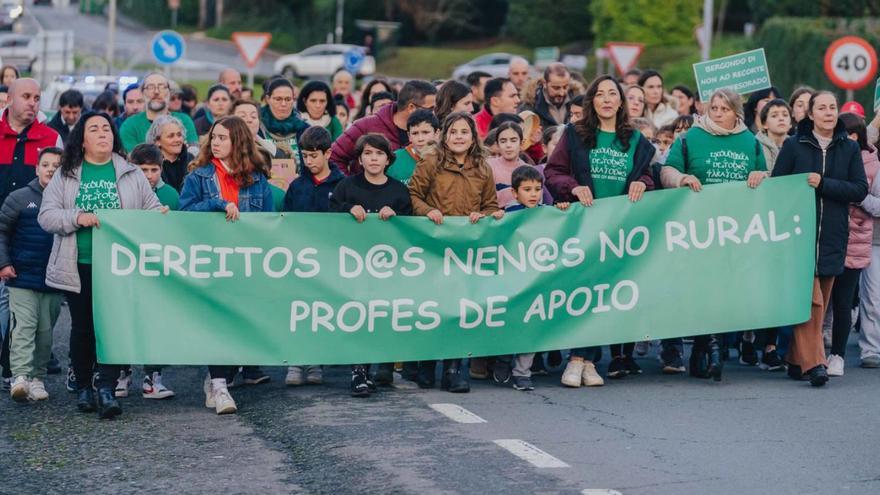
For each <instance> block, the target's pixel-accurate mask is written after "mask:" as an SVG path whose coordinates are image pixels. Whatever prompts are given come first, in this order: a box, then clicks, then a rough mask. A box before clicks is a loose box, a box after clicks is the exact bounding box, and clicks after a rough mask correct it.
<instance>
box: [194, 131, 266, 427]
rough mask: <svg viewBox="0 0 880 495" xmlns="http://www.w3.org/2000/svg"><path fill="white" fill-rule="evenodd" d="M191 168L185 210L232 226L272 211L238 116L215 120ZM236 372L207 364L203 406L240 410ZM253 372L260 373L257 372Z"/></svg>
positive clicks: (257, 156)
mask: <svg viewBox="0 0 880 495" xmlns="http://www.w3.org/2000/svg"><path fill="white" fill-rule="evenodd" d="M190 170H192V172H191V173H190V174H189V175H188V176H187V177H186V179H185V180H184V182H183V190H182V191H181V193H180V209H181V210H183V211H206V212H207V211H218V212H219V211H222V212H225V213H226V220H227V221H229V222H235V221H237V220H238V219H239V216H240V212H242V211H243V212H272V211H274V206H273V204H272V192H271V191H270V190H269V166H268V164H267V163H266V161H265V158H264V157H263V155H262V154H261V153H260V152H259V149H258V147H257V144H256V142H255V141H254V135H253V133H252V132H251V130H250V129H249V128H248V126H247V124H245V122H244V120H242V119H241V118H239V117H223V118H220V119H218V120H216V121H215V122H214V124H213V125H212V126H211V129H210V130H209V131H208V138H207V139H206V140H205V142H204V143H203V144H202V148H201V151H200V152H199V157H198V158H197V159H196V161H194V162H193V163H192V164H190ZM237 371H238V367H237V366H208V373H209V376H208V378H207V379H206V380H205V385H204V389H205V407H208V408H212V409H214V410H216V412H217V414H230V413H235V412H236V411H238V407H237V406H236V404H235V400H233V398H232V395H230V394H229V390H228V387H229V385H230V384H231V383H232V381H233V379H234V378H235V375H236V373H237ZM255 372H256V373H259V374H260V375H262V372H261V371H259V368H256V369H255ZM264 376H265V375H264ZM246 378H247V376H246ZM266 380H268V376H267V378H266Z"/></svg>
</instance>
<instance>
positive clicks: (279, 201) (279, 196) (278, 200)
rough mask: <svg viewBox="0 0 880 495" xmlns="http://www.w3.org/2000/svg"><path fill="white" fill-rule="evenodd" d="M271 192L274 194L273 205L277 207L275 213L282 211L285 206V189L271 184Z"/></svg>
mask: <svg viewBox="0 0 880 495" xmlns="http://www.w3.org/2000/svg"><path fill="white" fill-rule="evenodd" d="M269 191H271V192H272V205H273V206H274V207H275V211H281V210H282V207H283V206H284V194H285V192H284V189H281V188H280V187H278V186H276V185H275V184H272V183H269Z"/></svg>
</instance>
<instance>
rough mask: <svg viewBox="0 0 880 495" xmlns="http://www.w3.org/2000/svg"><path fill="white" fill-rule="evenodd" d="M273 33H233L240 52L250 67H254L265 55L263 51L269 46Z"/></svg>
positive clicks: (233, 39) (233, 38)
mask: <svg viewBox="0 0 880 495" xmlns="http://www.w3.org/2000/svg"><path fill="white" fill-rule="evenodd" d="M271 40H272V33H247V32H236V33H232V41H234V42H235V46H237V47H238V53H240V54H241V58H243V59H244V61H245V63H246V64H247V66H248V67H251V68H253V67H254V66H256V65H257V62H258V61H259V60H260V56H261V55H263V51H264V50H265V49H266V47H267V46H269V41H271Z"/></svg>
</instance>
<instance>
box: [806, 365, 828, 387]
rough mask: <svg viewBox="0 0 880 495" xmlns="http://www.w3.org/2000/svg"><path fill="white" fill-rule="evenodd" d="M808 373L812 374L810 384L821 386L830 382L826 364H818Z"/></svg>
mask: <svg viewBox="0 0 880 495" xmlns="http://www.w3.org/2000/svg"><path fill="white" fill-rule="evenodd" d="M807 374H808V375H810V385H812V386H814V387H821V386H822V385H825V384H826V383H828V371H827V370H825V366H824V365H821V364H820V365H819V366H816V367H815V368H813V369H811V370H810V371H809V372H807Z"/></svg>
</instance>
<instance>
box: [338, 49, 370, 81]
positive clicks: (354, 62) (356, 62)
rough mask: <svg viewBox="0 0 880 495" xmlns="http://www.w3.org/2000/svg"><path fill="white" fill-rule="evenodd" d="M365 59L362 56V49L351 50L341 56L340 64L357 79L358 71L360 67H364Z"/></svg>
mask: <svg viewBox="0 0 880 495" xmlns="http://www.w3.org/2000/svg"><path fill="white" fill-rule="evenodd" d="M365 57H366V55H365V54H364V51H363V49H360V48H352V49H351V50H349V51H347V52H345V54H344V55H343V56H342V64H343V66H344V67H345V70H347V71H348V72H351V75H352V76H355V77H357V73H358V71H359V70H361V66H362V65H364V58H365Z"/></svg>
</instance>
